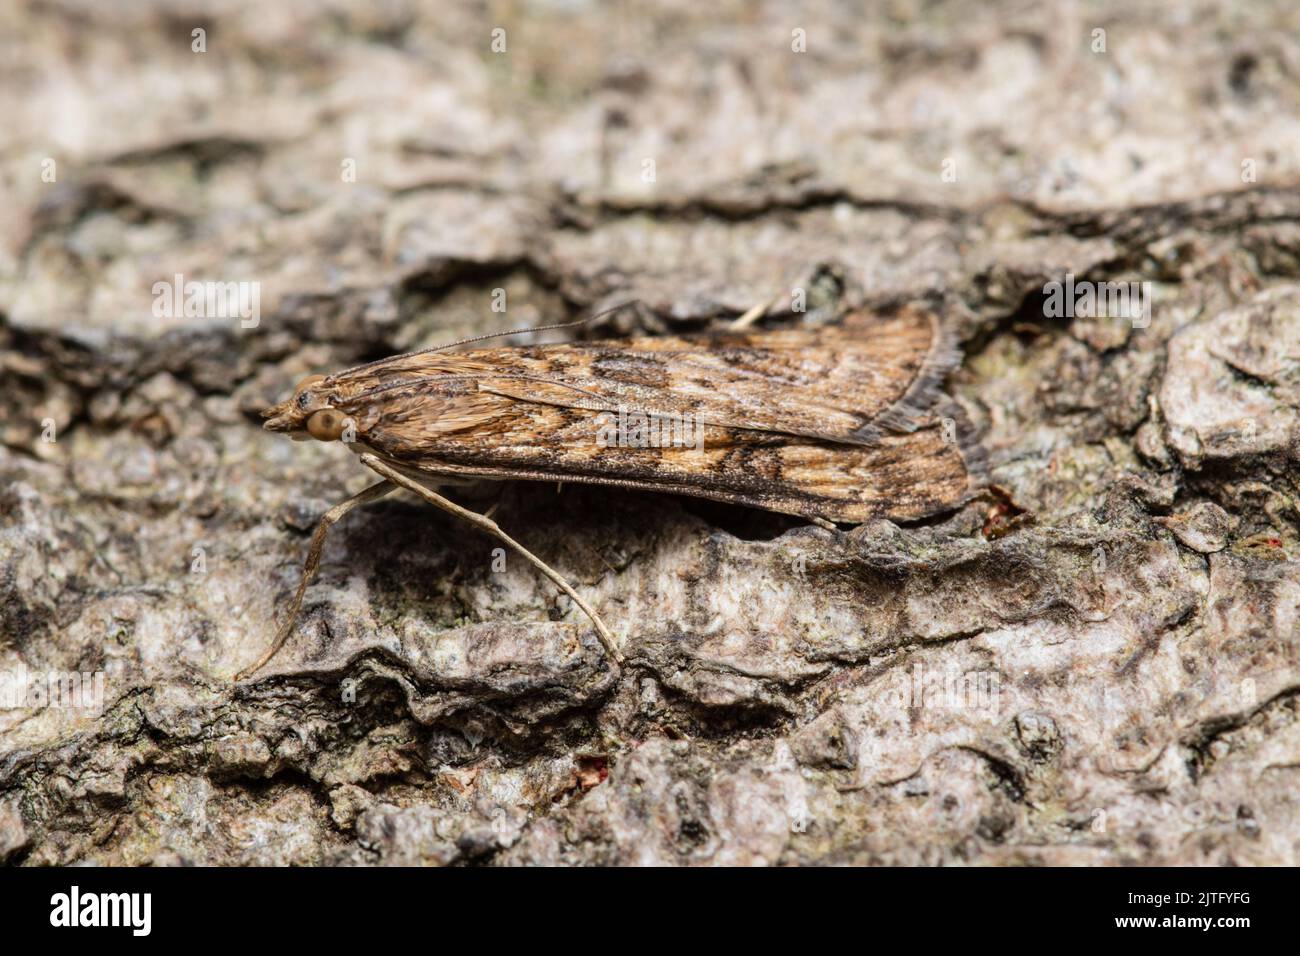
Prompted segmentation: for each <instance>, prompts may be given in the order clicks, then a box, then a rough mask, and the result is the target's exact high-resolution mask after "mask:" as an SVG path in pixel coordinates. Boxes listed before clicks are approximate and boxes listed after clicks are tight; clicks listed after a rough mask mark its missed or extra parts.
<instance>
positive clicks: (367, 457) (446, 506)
mask: <svg viewBox="0 0 1300 956" xmlns="http://www.w3.org/2000/svg"><path fill="white" fill-rule="evenodd" d="M361 461H362V463H363V464H365V465H366V466H367V467H368V468H371V469H373V470H374V471H375V472H377V473H378V474H380V475H382V476H383V477H384V478H387V479H388V480H389V481H390V482H392V483H393V484H395V485H401V486H402V487H403V488H405V489H407V490H408V491H413V492H415V493H416V494H417V495H419V496H420V497H421V498H423V499H424V500H425V501H427V502H429V504H431V505H433V506H434V507H437V508H441V509H442V510H443V511H446V512H448V513H450V514H453V515H455V516H456V517H458V518H463V519H465V520H466V521H468V522H469V523H470V524H472V525H474V526H475V527H478V528H482V529H483V530H484V531H486V532H487V533H488V534H491V535H494V536H495V537H497V538H500V539H501V540H502V541H504V542H505V543H506V544H508V545H509V546H510V547H512V548H514V549H515V550H516V551H518V552H519V553H520V554H522V555H523V556H524V557H525V558H527V559H528V560H529V561H531V562H532V563H533V566H534V567H536V568H537V569H538V570H539V571H541V572H542V573H543V574H544V575H546V576H547V577H548V578H550V579H551V580H552V581H554V582H555V584H556V586H557V587H559V589H560V590H561V591H563V592H564V593H565V594H567V595H568V596H569V597H570V598H571V599H572V600H573V603H574V604H576V605H578V607H580V608H581V609H582V612H583V613H584V614H586V615H587V617H589V618H591V623H592V624H594V625H595V626H596V634H597V636H598V637H599V638H600V643H601V644H603V645H605V650H607V651H608V652H609V656H610V657H612V658H614V660H615V661H617V662H618V663H620V664H621V663H623V655H622V654H621V653H620V652H619V649H618V647H617V645H616V644H615V643H614V635H613V634H612V633H610V630H609V628H607V627H606V626H605V622H604V621H602V620H601V619H600V615H599V614H597V613H596V612H595V610H594V609H593V608H592V607H591V605H589V604H588V603H587V602H586V601H584V600H583V599H582V596H581V595H580V594H578V592H577V591H575V590H574V589H573V588H572V586H570V584H569V582H568V581H566V580H564V578H562V577H561V576H560V574H559V572H557V571H554V570H552V569H551V567H550V566H549V565H547V564H546V562H545V561H543V560H542V559H541V558H539V557H538V556H537V555H535V554H533V553H532V552H531V551H529V550H528V549H527V548H525V547H524V546H523V545H521V544H520V543H519V542H518V541H516V540H515V539H514V538H512V537H510V536H509V535H508V534H506V533H505V532H504V531H502V530H501V528H500V527H499V526H498V525H497V523H496V522H495V521H493V520H492V519H491V518H488V517H486V516H485V515H481V514H479V513H477V512H475V511H470V510H469V509H468V508H462V507H461V506H460V505H458V504H456V503H455V502H454V501H448V500H447V499H446V498H444V497H443V496H442V495H440V494H438V493H437V492H436V491H432V490H431V489H429V488H426V487H425V486H424V485H422V484H420V483H419V482H418V481H416V480H415V479H413V478H408V477H407V476H406V475H404V474H402V473H401V472H400V471H397V470H396V469H395V468H390V467H389V466H388V465H386V464H384V463H383V462H382V461H380V460H379V459H378V458H377V457H375V456H374V455H371V454H369V453H363V454H362V455H361Z"/></svg>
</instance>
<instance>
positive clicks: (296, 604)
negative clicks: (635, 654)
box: [235, 481, 395, 681]
mask: <svg viewBox="0 0 1300 956" xmlns="http://www.w3.org/2000/svg"><path fill="white" fill-rule="evenodd" d="M394 487H395V486H394V485H393V483H392V482H391V481H381V482H378V483H376V484H373V485H371V486H370V487H369V488H366V489H363V490H362V491H359V492H357V493H356V494H355V495H353V496H352V497H351V498H348V499H347V500H346V501H341V502H339V503H338V504H336V505H335V506H334V507H333V508H331V509H330V510H329V511H327V512H325V514H324V515H322V516H321V519H320V522H319V523H318V524H317V525H316V531H315V532H314V533H313V534H312V536H311V545H310V547H308V549H307V561H306V563H305V564H304V565H303V569H302V580H301V581H299V582H298V590H297V592H295V594H294V596H293V603H292V604H291V605H290V606H289V616H288V617H286V618H285V619H284V623H283V624H281V625H280V630H279V632H277V633H276V635H275V640H274V641H272V642H271V646H270V647H269V648H267V649H266V653H264V654H263V655H262V656H261V657H260V658H258V660H257V663H256V664H253V665H252V666H251V667H245V668H244V669H243V670H242V671H240V672H239V673H238V674H236V675H235V680H237V681H240V680H243V679H244V678H246V677H251V676H252V675H253V674H256V673H257V672H258V671H260V670H261V669H262V668H263V667H265V666H266V665H267V664H268V663H269V662H270V660H271V658H273V657H274V656H275V655H276V653H277V652H278V651H279V650H280V648H281V647H283V646H284V642H285V641H287V640H288V639H289V632H290V631H292V630H293V622H294V621H296V620H297V619H298V612H299V611H300V610H301V609H302V599H303V595H305V594H306V593H307V585H309V584H310V583H311V579H312V578H314V577H315V576H316V569H317V568H318V567H320V558H321V553H322V552H323V551H324V550H325V536H326V535H327V534H328V533H329V530H330V528H331V527H332V526H333V525H334V523H335V522H336V521H338V520H339V519H340V518H342V517H343V516H344V515H345V514H347V513H348V512H349V511H351V510H352V509H353V508H355V507H356V506H357V505H363V504H365V503H366V502H368V501H374V500H376V499H377V498H382V497H383V496H384V495H386V494H388V493H389V492H390V491H393V490H394Z"/></svg>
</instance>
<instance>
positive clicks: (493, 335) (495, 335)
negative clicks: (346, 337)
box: [330, 299, 641, 378]
mask: <svg viewBox="0 0 1300 956" xmlns="http://www.w3.org/2000/svg"><path fill="white" fill-rule="evenodd" d="M640 301H641V300H640V299H628V300H627V301H625V302H620V303H619V304H618V305H616V306H613V307H612V308H609V309H605V310H604V311H602V312H597V313H596V314H595V315H589V316H587V317H586V318H585V319H578V320H577V321H576V322H560V323H557V324H556V325H536V326H532V327H531V328H522V329H512V330H510V331H507V332H488V333H487V334H486V335H475V336H471V337H470V338H468V339H461V340H460V341H459V342H448V343H447V344H446V345H434V346H431V347H430V348H427V349H420V350H419V351H418V352H407V353H406V354H404V355H400V356H390V357H389V358H382V359H376V360H375V361H373V362H366V363H365V364H363V365H354V366H352V368H348V369H344V370H343V371H342V372H336V373H335V374H334V375H331V376H330V378H336V377H338V376H339V375H347V374H349V373H351V372H360V371H364V370H365V369H368V368H370V367H371V366H374V365H382V364H383V363H384V362H389V361H392V359H393V358H411V357H412V356H414V355H428V354H429V353H430V352H445V351H446V350H447V349H454V348H458V347H459V346H462V345H469V344H470V343H472V342H485V341H487V340H488V339H499V338H501V337H503V336H509V335H522V334H523V333H525V332H550V331H552V330H554V329H572V328H576V327H577V326H579V325H586V324H587V323H588V322H595V321H596V320H597V319H600V318H604V317H605V316H607V315H611V314H613V313H614V312H617V311H618V310H619V309H625V308H627V307H628V306H629V305H635V304H637V303H639V302H640Z"/></svg>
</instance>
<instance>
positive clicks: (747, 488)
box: [322, 309, 971, 522]
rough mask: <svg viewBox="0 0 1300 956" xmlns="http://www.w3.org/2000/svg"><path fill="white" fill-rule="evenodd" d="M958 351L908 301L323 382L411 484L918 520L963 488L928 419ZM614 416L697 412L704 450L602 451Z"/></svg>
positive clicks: (433, 360) (449, 358)
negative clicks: (823, 322)
mask: <svg viewBox="0 0 1300 956" xmlns="http://www.w3.org/2000/svg"><path fill="white" fill-rule="evenodd" d="M955 357H956V353H955V351H954V350H953V349H952V348H951V347H950V346H949V344H948V343H947V341H946V340H945V339H944V337H943V334H942V332H941V329H940V326H939V324H938V322H937V321H936V320H935V318H934V316H933V315H931V314H930V313H927V312H924V311H922V310H919V309H907V310H904V311H901V312H899V313H898V314H896V315H893V316H889V317H876V316H871V315H869V314H865V313H860V314H857V315H854V316H851V317H850V318H849V319H848V320H846V321H845V322H844V323H842V324H841V325H838V326H835V327H833V328H827V329H819V330H789V331H775V332H755V333H730V334H728V333H724V334H721V335H711V336H701V337H660V338H644V339H634V340H628V341H626V342H594V343H574V344H563V345H550V346H536V347H530V348H521V349H509V348H502V349H490V350H484V349H477V350H473V351H466V352H442V353H438V352H435V353H425V354H413V355H407V356H396V357H394V358H393V359H391V360H386V361H383V362H379V363H373V364H371V365H369V366H364V367H362V368H360V369H356V370H351V371H348V372H343V373H339V374H338V375H334V376H330V377H329V378H328V379H326V381H325V382H324V383H323V386H322V388H323V390H325V391H327V392H328V393H329V395H330V403H331V405H332V406H333V407H335V408H338V409H339V410H340V411H342V412H344V413H345V414H347V415H349V416H350V417H352V418H353V419H354V420H355V422H356V428H357V440H358V442H359V443H360V444H362V445H364V446H366V447H369V448H370V449H372V450H373V451H375V452H376V453H378V454H379V455H381V456H382V457H384V458H385V459H387V460H388V461H390V462H392V463H393V464H394V465H396V466H397V467H400V468H403V469H404V470H406V471H408V472H410V473H413V474H419V473H422V474H426V475H429V474H434V475H448V476H452V475H455V476H467V477H474V476H476V477H485V478H501V479H507V478H509V479H536V480H552V481H571V482H587V483H597V484H607V485H617V486H621V487H630V488H642V489H654V490H660V491H666V492H673V493H678V494H686V495H695V496H700V497H707V498H714V499H717V500H722V501H730V502H734V503H738V504H745V505H750V506H753V507H759V508H765V509H768V510H771V511H778V512H783V513H788V514H797V515H804V516H809V517H813V516H816V517H825V518H829V519H832V520H836V521H842V522H860V521H864V520H867V519H868V518H871V517H875V516H881V515H886V516H890V517H894V518H898V519H905V518H918V517H923V516H926V515H929V514H933V513H936V512H938V511H941V510H944V509H945V508H949V507H952V505H953V504H955V503H957V502H959V501H961V500H962V499H963V498H965V497H966V496H967V494H968V493H969V490H970V485H971V480H970V469H969V468H968V460H967V455H966V453H964V452H963V450H962V448H961V446H960V445H959V443H957V442H954V441H952V440H950V439H951V437H952V436H951V435H946V436H945V435H944V434H943V433H942V429H940V428H939V427H938V426H937V425H936V424H934V423H933V422H930V423H929V424H926V422H925V418H924V414H923V413H924V412H925V410H926V409H927V408H928V407H929V405H930V404H932V402H933V400H934V398H935V397H936V396H937V394H938V392H937V382H938V380H939V379H940V378H941V377H942V375H943V374H944V373H945V372H946V370H947V369H948V368H949V367H950V366H951V364H952V363H953V362H954V360H955ZM619 407H622V408H624V409H630V410H634V411H640V412H645V413H652V412H653V413H659V414H663V415H672V416H692V417H693V418H694V419H695V420H698V421H699V422H701V423H703V425H702V432H701V433H697V435H696V437H700V436H701V435H702V438H703V444H702V447H700V448H697V447H639V448H637V447H609V446H608V444H607V443H602V441H601V432H600V429H601V428H602V426H606V427H607V425H608V423H609V421H610V419H611V418H612V417H613V416H612V415H610V414H609V413H610V412H611V411H613V410H616V409H618V408H619ZM918 425H920V426H923V427H918ZM945 438H947V439H949V440H945Z"/></svg>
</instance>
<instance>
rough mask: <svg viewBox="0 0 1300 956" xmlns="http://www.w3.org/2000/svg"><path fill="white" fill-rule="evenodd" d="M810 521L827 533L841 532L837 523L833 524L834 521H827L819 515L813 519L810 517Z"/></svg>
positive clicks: (813, 516)
mask: <svg viewBox="0 0 1300 956" xmlns="http://www.w3.org/2000/svg"><path fill="white" fill-rule="evenodd" d="M808 520H809V521H811V522H812V523H813V524H815V525H816V526H817V527H819V528H825V529H826V530H827V531H839V530H840V529H839V528H838V527H837V526H836V524H835V522H833V521H827V520H826V519H825V518H823V517H821V516H819V515H812V516H811V517H809V519H808Z"/></svg>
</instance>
